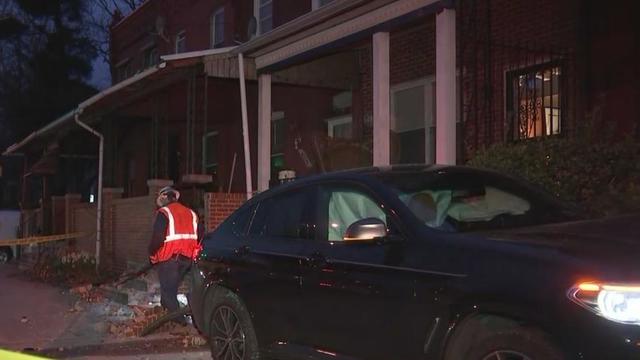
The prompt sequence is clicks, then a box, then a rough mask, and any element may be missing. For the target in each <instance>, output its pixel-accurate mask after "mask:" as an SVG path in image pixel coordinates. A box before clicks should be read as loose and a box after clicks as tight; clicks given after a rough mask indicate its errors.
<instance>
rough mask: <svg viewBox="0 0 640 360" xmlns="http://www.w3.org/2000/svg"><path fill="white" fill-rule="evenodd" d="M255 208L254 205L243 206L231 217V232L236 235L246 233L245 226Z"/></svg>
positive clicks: (247, 224) (247, 225)
mask: <svg viewBox="0 0 640 360" xmlns="http://www.w3.org/2000/svg"><path fill="white" fill-rule="evenodd" d="M255 210H256V207H255V205H253V206H250V207H245V208H244V209H242V210H240V211H239V212H238V214H237V215H236V216H235V217H234V218H233V232H234V233H235V234H236V235H246V233H247V230H248V229H247V228H248V227H249V224H250V222H251V219H252V218H253V214H254V212H255Z"/></svg>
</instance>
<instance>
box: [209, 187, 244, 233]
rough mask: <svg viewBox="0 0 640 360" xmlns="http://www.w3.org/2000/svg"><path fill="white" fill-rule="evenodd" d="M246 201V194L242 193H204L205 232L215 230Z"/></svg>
mask: <svg viewBox="0 0 640 360" xmlns="http://www.w3.org/2000/svg"><path fill="white" fill-rule="evenodd" d="M246 199H247V196H246V194H242V193H240V194H239V193H231V194H228V193H206V194H205V195H204V203H205V209H206V217H205V225H206V228H207V232H209V231H213V230H215V228H217V227H218V225H220V224H221V223H222V222H223V221H224V220H225V219H226V218H227V217H229V215H231V214H232V213H233V212H234V211H235V210H236V209H237V208H239V207H240V206H241V205H242V204H243V203H244V202H245V201H246Z"/></svg>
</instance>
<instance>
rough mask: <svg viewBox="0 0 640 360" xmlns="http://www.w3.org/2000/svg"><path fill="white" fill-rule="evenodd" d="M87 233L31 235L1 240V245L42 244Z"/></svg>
mask: <svg viewBox="0 0 640 360" xmlns="http://www.w3.org/2000/svg"><path fill="white" fill-rule="evenodd" d="M85 235H86V234H85V233H81V232H78V233H69V234H60V235H48V236H30V237H26V238H22V239H12V240H0V246H12V245H32V244H40V243H46V242H51V241H60V240H67V239H75V238H79V237H82V236H85Z"/></svg>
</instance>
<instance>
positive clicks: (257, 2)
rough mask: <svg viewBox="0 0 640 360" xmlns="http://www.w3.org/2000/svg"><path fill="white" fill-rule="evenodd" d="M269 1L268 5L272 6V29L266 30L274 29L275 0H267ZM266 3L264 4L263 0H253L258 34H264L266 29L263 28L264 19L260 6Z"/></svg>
mask: <svg viewBox="0 0 640 360" xmlns="http://www.w3.org/2000/svg"><path fill="white" fill-rule="evenodd" d="M267 1H268V3H267V4H266V5H269V6H271V29H269V30H268V31H266V32H269V31H271V30H273V0H267ZM263 6H265V5H263V4H262V0H253V16H254V17H255V18H256V31H257V34H258V35H262V34H264V33H265V31H264V29H262V19H261V18H260V8H261V7H263Z"/></svg>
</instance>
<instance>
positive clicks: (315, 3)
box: [311, 0, 333, 10]
mask: <svg viewBox="0 0 640 360" xmlns="http://www.w3.org/2000/svg"><path fill="white" fill-rule="evenodd" d="M332 1H333V0H312V3H311V4H312V8H313V10H316V9H319V8H321V7H323V6H325V5H327V4H328V3H330V2H332Z"/></svg>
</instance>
